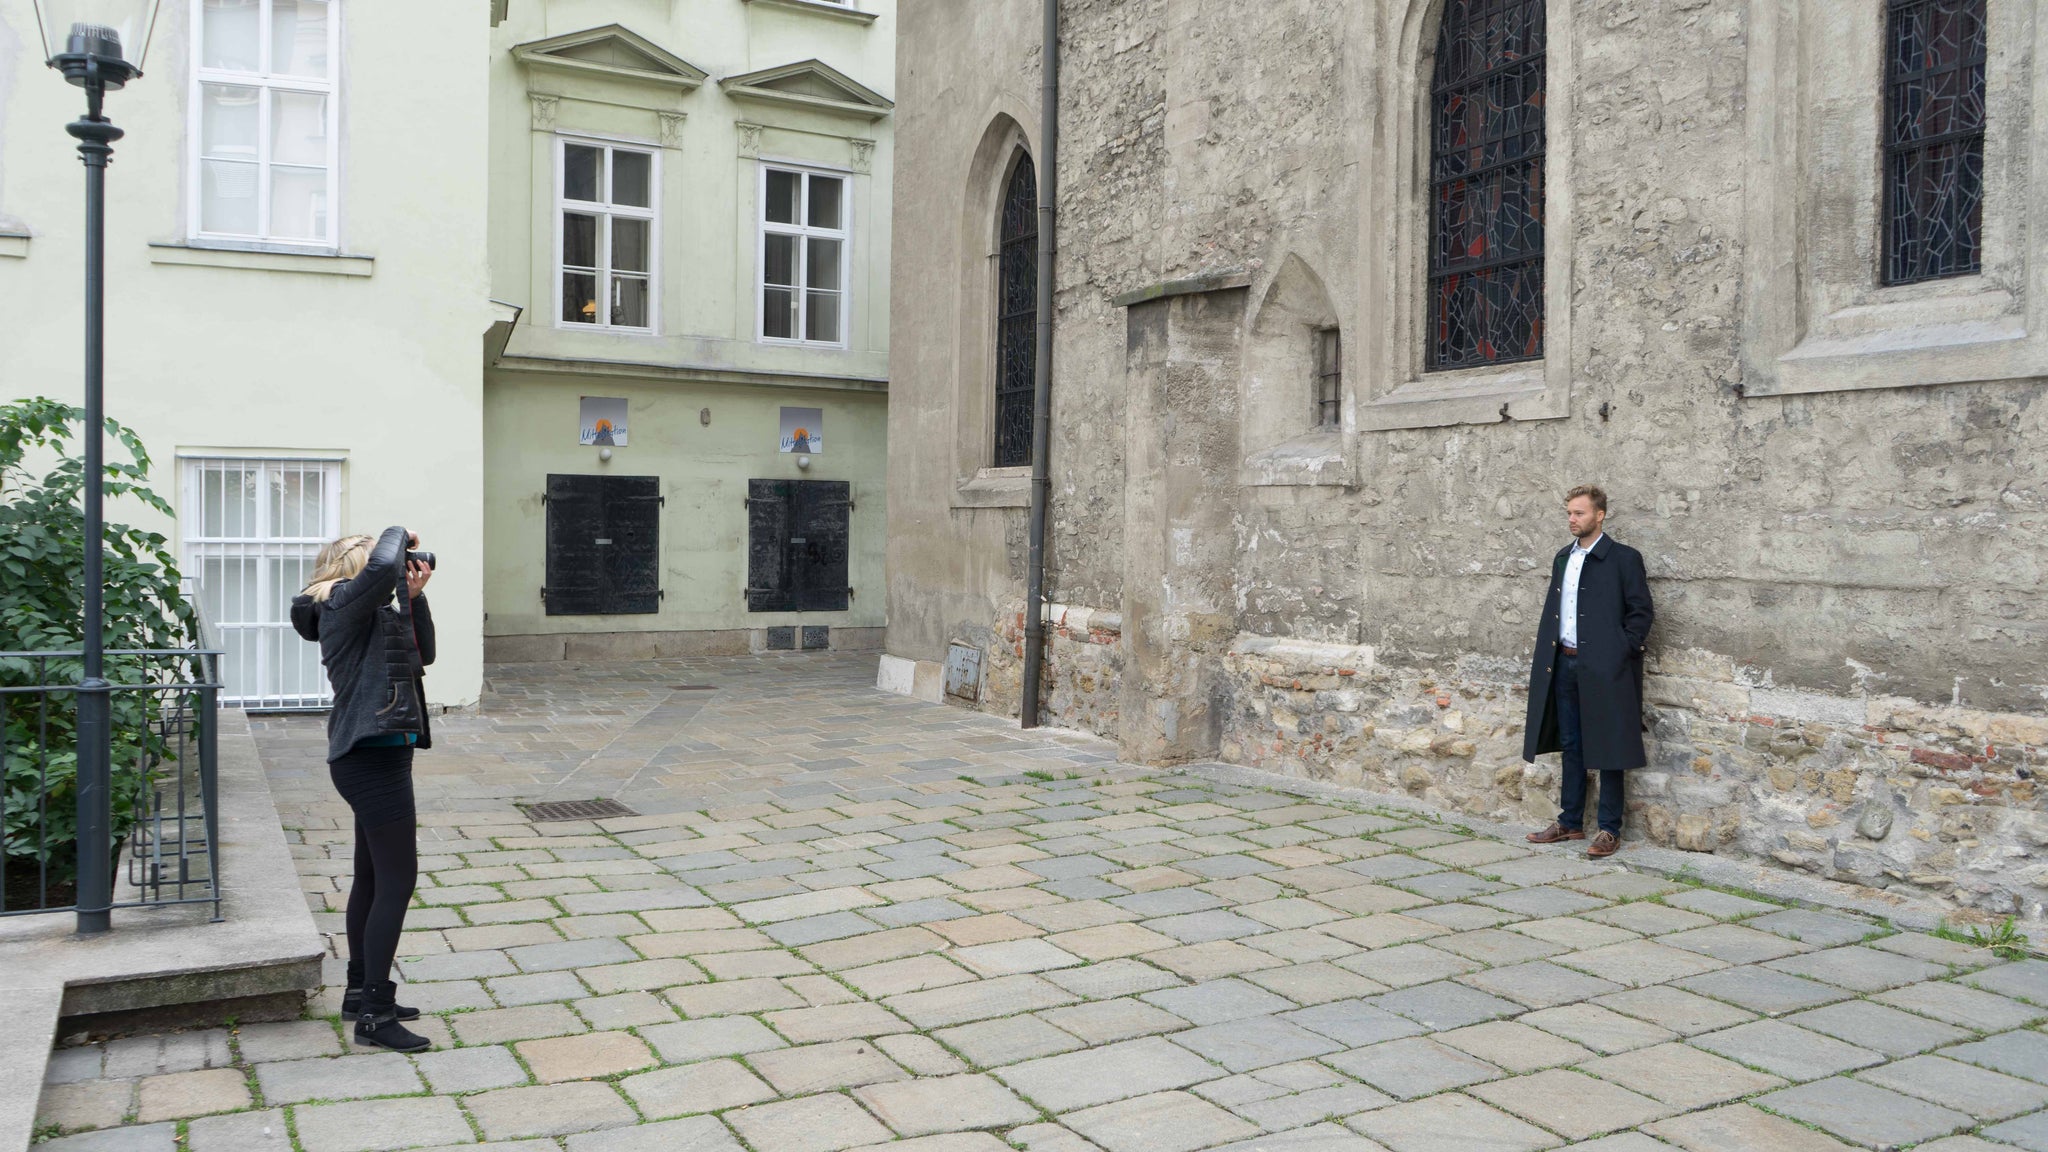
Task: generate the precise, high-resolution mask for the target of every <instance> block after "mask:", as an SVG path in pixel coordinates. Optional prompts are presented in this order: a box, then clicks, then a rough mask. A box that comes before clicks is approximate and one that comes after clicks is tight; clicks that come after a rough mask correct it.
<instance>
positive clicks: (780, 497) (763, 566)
mask: <svg viewBox="0 0 2048 1152" xmlns="http://www.w3.org/2000/svg"><path fill="white" fill-rule="evenodd" d="M796 484H797V482H796V481H794V480H749V481H747V611H749V612H787V611H790V610H791V609H793V608H795V607H796V598H795V594H794V592H795V589H794V585H793V583H792V581H791V579H790V575H791V574H790V570H789V537H790V531H789V529H790V519H791V516H790V513H791V508H790V505H791V503H792V498H793V497H794V496H795V495H796Z"/></svg>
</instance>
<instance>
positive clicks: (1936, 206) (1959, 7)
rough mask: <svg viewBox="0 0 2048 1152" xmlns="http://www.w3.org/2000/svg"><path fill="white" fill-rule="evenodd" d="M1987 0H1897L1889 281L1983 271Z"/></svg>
mask: <svg viewBox="0 0 2048 1152" xmlns="http://www.w3.org/2000/svg"><path fill="white" fill-rule="evenodd" d="M1984 3H1985V0H1891V2H1890V5H1889V11H1888V12H1887V13H1886V27H1885V134H1884V229H1885V237H1884V240H1885V244H1884V282H1885V283H1887V284H1910V283H1913V282H1914V281H1916V280H1934V279H1938V278H1940V277H1943V276H1965V275H1968V274H1970V273H1972V272H1975V271H1977V270H1978V269H1979V268H1980V267H1981V266H1982V263H1983V243H1982V240H1983V235H1982V232H1983V222H1984V56H1985V27H1984Z"/></svg>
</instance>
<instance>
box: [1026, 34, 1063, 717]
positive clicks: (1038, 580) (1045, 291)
mask: <svg viewBox="0 0 2048 1152" xmlns="http://www.w3.org/2000/svg"><path fill="white" fill-rule="evenodd" d="M1042 4H1043V7H1044V13H1045V31H1044V43H1043V45H1042V46H1041V47H1040V48H1039V52H1038V68H1039V73H1040V80H1039V86H1038V300H1037V305H1036V307H1037V309H1038V332H1037V337H1038V346H1037V348H1036V350H1035V352H1034V355H1033V360H1034V362H1035V363H1034V368H1035V372H1034V379H1033V380H1032V388H1031V559H1030V563H1029V565H1028V568H1027V571H1026V573H1025V578H1024V699H1023V703H1022V705H1021V706H1020V707H1019V709H1018V717H1017V718H1018V720H1019V722H1020V723H1021V724H1022V726H1023V727H1026V728H1036V727H1038V682H1039V677H1040V676H1041V674H1042V672H1041V667H1042V665H1043V664H1044V662H1045V511H1046V505H1047V504H1049V503H1051V501H1052V467H1051V462H1050V460H1049V459H1048V457H1049V456H1050V455H1051V448H1052V296H1053V293H1052V272H1053V269H1052V257H1053V247H1054V246H1053V228H1054V224H1055V222H1056V219H1057V216H1056V214H1055V213H1054V211H1053V197H1054V194H1055V192H1056V191H1057V190H1058V188H1059V160H1058V156H1059V126H1060V0H1042Z"/></svg>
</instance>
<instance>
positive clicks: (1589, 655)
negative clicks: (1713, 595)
mask: <svg viewBox="0 0 2048 1152" xmlns="http://www.w3.org/2000/svg"><path fill="white" fill-rule="evenodd" d="M1564 506H1565V523H1566V526H1567V527H1569V528H1570V529H1571V534H1572V542H1571V543H1570V544H1567V545H1565V547H1564V548H1563V550H1561V551H1560V552H1558V554H1557V556H1556V558H1555V559H1554V560H1552V562H1551V565H1550V593H1549V595H1547V596H1546V597H1545V598H1544V601H1543V623H1542V624H1541V625H1540V626H1539V627H1538V628H1537V630H1536V653H1535V657H1534V659H1532V660H1531V661H1530V663H1529V722H1528V725H1527V727H1526V728H1525V729H1524V731H1523V736H1522V759H1524V760H1527V761H1529V762H1530V763H1532V764H1533V763H1535V761H1536V757H1537V756H1539V755H1542V754H1543V753H1545V752H1563V753H1564V779H1563V782H1562V785H1561V787H1560V792H1561V793H1562V795H1561V796H1560V797H1559V805H1558V813H1557V819H1556V820H1555V821H1553V822H1552V823H1551V825H1550V827H1548V828H1545V829H1544V830H1542V831H1541V832H1531V833H1529V841H1530V842H1531V843H1533V844H1554V843H1556V842H1558V841H1560V840H1583V839H1585V838H1586V834H1585V832H1584V831H1583V830H1582V829H1581V827H1580V823H1581V821H1583V820H1584V818H1585V812H1586V773H1587V771H1588V770H1589V769H1590V770H1594V771H1598V772H1599V773H1600V814H1599V821H1600V830H1599V832H1598V833H1597V834H1596V835H1595V836H1594V837H1593V841H1592V843H1591V844H1589V845H1587V847H1586V855H1587V856H1589V857H1592V858H1594V859H1598V858H1600V857H1602V856H1612V855H1614V853H1615V851H1616V850H1617V849H1619V848H1620V847H1621V782H1622V774H1623V773H1624V772H1625V771H1627V770H1628V769H1631V768H1641V767H1642V766H1643V765H1644V764H1645V763H1647V762H1648V757H1646V756H1645V755H1644V753H1643V645H1644V644H1645V643H1647V642H1648V640H1649V638H1650V624H1651V622H1652V621H1653V620H1654V619H1655V618H1656V613H1655V612H1654V611H1653V610H1652V608H1651V606H1650V583H1649V581H1648V579H1646V578H1645V577H1644V574H1643V555H1642V553H1640V552H1638V551H1636V550H1635V549H1633V548H1631V547H1629V546H1628V545H1626V544H1621V543H1617V542H1616V541H1614V540H1612V539H1610V538H1608V536H1607V535H1606V533H1605V532H1604V531H1602V527H1601V526H1602V525H1603V524H1604V523H1605V522H1606V520H1607V493H1605V492H1602V491H1601V490H1600V489H1598V488H1596V487H1593V486H1592V485H1590V484H1585V485H1580V486H1579V487H1577V488H1574V489H1572V490H1571V491H1570V492H1568V493H1566V494H1565V502H1564Z"/></svg>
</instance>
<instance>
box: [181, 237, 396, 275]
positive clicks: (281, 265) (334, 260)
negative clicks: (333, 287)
mask: <svg viewBox="0 0 2048 1152" xmlns="http://www.w3.org/2000/svg"><path fill="white" fill-rule="evenodd" d="M149 262H150V263H151V264H183V265H189V266H191V267H195V268H241V269H247V270H250V271H256V272H310V273H313V274H315V275H321V276H368V275H370V274H371V273H372V272H374V271H376V267H377V261H376V258H375V257H371V256H362V255H358V254H355V253H344V252H271V251H265V250H260V249H245V248H229V247H213V246H210V245H204V244H164V243H152V244H151V245H150V246H149Z"/></svg>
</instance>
